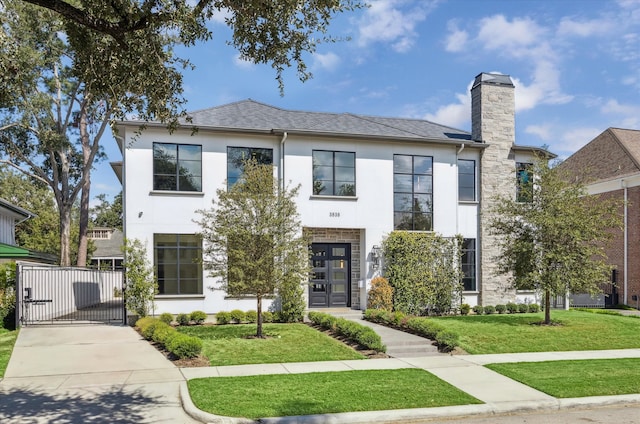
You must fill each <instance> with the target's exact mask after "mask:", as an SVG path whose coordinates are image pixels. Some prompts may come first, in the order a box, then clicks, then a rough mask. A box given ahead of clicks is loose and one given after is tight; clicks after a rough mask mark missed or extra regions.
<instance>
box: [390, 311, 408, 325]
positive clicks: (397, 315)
mask: <svg viewBox="0 0 640 424" xmlns="http://www.w3.org/2000/svg"><path fill="white" fill-rule="evenodd" d="M392 316H393V325H397V326H398V327H400V326H401V325H402V323H403V322H404V320H405V314H403V313H402V312H400V311H397V312H394V313H393V315H392Z"/></svg>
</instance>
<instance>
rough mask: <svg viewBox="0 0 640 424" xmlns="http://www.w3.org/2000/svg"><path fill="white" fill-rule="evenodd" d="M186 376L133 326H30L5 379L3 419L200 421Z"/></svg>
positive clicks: (0, 402)
mask: <svg viewBox="0 0 640 424" xmlns="http://www.w3.org/2000/svg"><path fill="white" fill-rule="evenodd" d="M183 381H184V377H183V375H182V373H181V372H180V370H179V369H178V368H176V367H175V366H174V365H173V364H172V363H171V362H170V361H168V360H167V359H166V358H165V357H164V355H162V354H161V353H160V352H158V351H157V350H156V349H155V348H153V346H151V345H150V344H149V343H148V342H146V341H144V340H143V339H142V338H141V337H140V335H139V334H138V333H136V332H135V331H134V330H133V329H132V328H131V327H124V326H109V325H82V326H79V325H67V326H33V327H23V328H22V329H21V330H20V333H19V335H18V339H17V341H16V345H15V348H14V350H13V354H12V356H11V360H10V361H9V365H8V367H7V370H6V373H5V377H4V379H3V380H2V381H0V422H2V423H21V424H23V423H87V422H94V423H102V422H108V423H162V422H166V423H195V422H196V421H194V420H193V419H192V418H190V417H189V416H188V415H186V414H185V412H184V410H183V408H182V406H181V404H180V397H179V387H180V383H181V382H183Z"/></svg>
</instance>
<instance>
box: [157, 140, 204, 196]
mask: <svg viewBox="0 0 640 424" xmlns="http://www.w3.org/2000/svg"><path fill="white" fill-rule="evenodd" d="M153 189H154V190H171V191H202V146H198V145H193V144H174V143H153Z"/></svg>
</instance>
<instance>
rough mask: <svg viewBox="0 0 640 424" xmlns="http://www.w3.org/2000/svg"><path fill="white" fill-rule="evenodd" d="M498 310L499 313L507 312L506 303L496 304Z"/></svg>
mask: <svg viewBox="0 0 640 424" xmlns="http://www.w3.org/2000/svg"><path fill="white" fill-rule="evenodd" d="M496 312H497V313H499V314H504V313H505V312H507V306H506V305H496Z"/></svg>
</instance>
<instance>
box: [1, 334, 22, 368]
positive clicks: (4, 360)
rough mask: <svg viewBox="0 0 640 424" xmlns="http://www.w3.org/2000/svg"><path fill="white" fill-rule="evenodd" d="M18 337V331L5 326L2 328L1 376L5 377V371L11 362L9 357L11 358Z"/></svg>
mask: <svg viewBox="0 0 640 424" xmlns="http://www.w3.org/2000/svg"><path fill="white" fill-rule="evenodd" d="M16 338H18V332H17V331H9V330H5V329H4V328H0V378H2V377H4V372H5V371H6V369H7V365H8V364H9V358H11V352H12V351H13V345H14V344H15V343H16Z"/></svg>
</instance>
